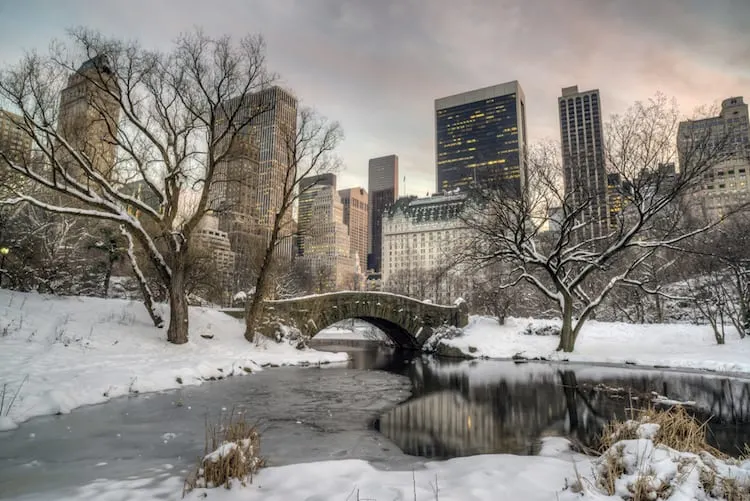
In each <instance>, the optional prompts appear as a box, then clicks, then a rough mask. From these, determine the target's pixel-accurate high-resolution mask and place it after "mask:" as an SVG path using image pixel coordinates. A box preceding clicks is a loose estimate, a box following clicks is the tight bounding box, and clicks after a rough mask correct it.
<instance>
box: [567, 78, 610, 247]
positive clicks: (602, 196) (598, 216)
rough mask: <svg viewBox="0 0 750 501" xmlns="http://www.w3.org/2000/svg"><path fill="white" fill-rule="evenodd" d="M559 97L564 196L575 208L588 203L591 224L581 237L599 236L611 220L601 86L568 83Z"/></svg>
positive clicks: (585, 217)
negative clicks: (588, 87)
mask: <svg viewBox="0 0 750 501" xmlns="http://www.w3.org/2000/svg"><path fill="white" fill-rule="evenodd" d="M557 101H558V107H559V111H560V137H561V145H562V159H563V182H564V187H565V196H566V198H567V199H569V201H570V204H571V207H573V208H578V207H582V206H583V205H584V204H587V205H586V206H585V208H584V210H583V211H582V213H581V217H582V218H583V221H586V222H589V223H590V224H588V225H587V226H586V227H585V228H583V230H582V231H583V234H582V235H581V238H582V239H590V238H595V237H599V236H602V235H603V234H606V233H607V231H608V225H609V221H610V219H609V213H608V209H607V182H608V178H607V169H606V166H605V164H604V139H603V134H602V113H601V101H600V99H599V90H598V89H595V90H588V91H583V92H579V91H578V86H576V85H574V86H572V87H566V88H564V89H563V90H562V96H560V97H559V98H558V100H557Z"/></svg>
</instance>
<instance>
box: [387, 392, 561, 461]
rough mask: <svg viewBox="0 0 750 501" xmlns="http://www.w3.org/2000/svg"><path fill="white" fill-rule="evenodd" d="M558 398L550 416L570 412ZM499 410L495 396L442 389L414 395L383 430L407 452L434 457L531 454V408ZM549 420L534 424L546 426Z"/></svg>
mask: <svg viewBox="0 0 750 501" xmlns="http://www.w3.org/2000/svg"><path fill="white" fill-rule="evenodd" d="M564 404H565V401H564V399H558V402H557V405H556V406H555V407H554V408H553V406H552V404H551V403H550V412H549V414H550V416H558V415H559V416H564V415H565V405H564ZM510 410H511V412H508V413H504V414H503V413H498V412H496V409H494V408H493V406H492V405H491V402H477V401H471V400H468V399H467V398H466V397H465V396H464V395H462V394H461V393H459V392H457V391H450V390H445V391H439V392H435V393H430V394H428V395H425V396H422V397H419V398H416V399H413V400H409V401H407V402H406V403H404V404H401V405H399V406H397V407H395V408H393V409H391V410H390V411H388V412H386V413H385V414H383V415H382V416H381V417H380V432H381V433H382V434H383V435H385V436H386V437H388V438H389V439H390V440H392V441H393V442H394V443H395V444H396V445H398V447H399V448H400V449H402V450H403V451H404V452H405V453H407V454H412V455H417V456H427V457H433V458H450V457H456V456H471V455H475V454H497V453H500V452H502V453H510V454H530V453H531V452H532V451H533V447H534V444H533V441H532V440H529V436H528V434H529V431H530V430H529V428H530V425H531V423H530V422H529V419H531V418H533V416H532V415H530V413H526V412H520V411H521V409H520V408H519V409H518V411H519V412H512V409H510ZM544 421H545V422H544V423H539V424H536V423H535V424H534V425H532V426H533V428H536V429H537V430H541V429H542V425H543V424H544V425H546V424H547V423H546V421H547V420H546V419H545V420H544Z"/></svg>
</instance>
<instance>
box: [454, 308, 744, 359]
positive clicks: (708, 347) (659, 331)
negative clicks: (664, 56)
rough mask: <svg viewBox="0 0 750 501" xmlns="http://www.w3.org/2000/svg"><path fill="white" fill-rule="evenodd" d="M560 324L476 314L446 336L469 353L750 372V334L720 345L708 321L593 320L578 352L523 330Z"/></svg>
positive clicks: (729, 338) (583, 332) (579, 342)
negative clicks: (566, 350) (500, 319)
mask: <svg viewBox="0 0 750 501" xmlns="http://www.w3.org/2000/svg"><path fill="white" fill-rule="evenodd" d="M529 324H531V325H532V326H533V327H534V328H539V327H544V326H548V325H555V326H559V325H560V321H559V320H540V319H528V318H507V319H506V322H505V325H498V323H497V321H496V320H495V319H493V318H490V317H484V316H472V317H470V318H469V324H468V325H467V326H466V327H464V329H463V331H464V335H463V336H461V337H456V338H453V339H446V340H444V341H443V343H444V344H445V345H448V346H452V347H456V348H458V349H460V350H461V351H462V352H463V353H465V354H466V355H467V357H469V358H480V357H486V358H506V359H507V358H511V357H513V356H514V355H520V356H522V357H524V358H535V357H540V358H545V359H547V360H553V361H562V360H564V361H570V362H589V363H592V362H593V363H617V364H623V363H628V364H636V365H644V366H658V367H671V368H683V369H685V368H690V369H707V370H712V371H718V372H735V373H750V342H748V341H750V340H741V339H740V338H739V336H737V335H735V334H731V333H730V334H729V335H727V339H726V344H725V345H718V344H716V340H715V338H714V335H713V333H712V331H711V327H709V326H707V325H687V324H627V323H621V322H598V321H595V320H590V321H588V322H586V323H585V324H584V326H583V328H582V329H581V333H580V334H579V336H578V340H577V341H576V346H575V351H574V352H573V353H564V352H558V351H555V350H556V348H557V345H558V342H559V339H560V338H559V337H558V336H533V335H531V336H529V335H524V334H522V332H523V331H524V330H525V329H526V327H527V326H528V325H529Z"/></svg>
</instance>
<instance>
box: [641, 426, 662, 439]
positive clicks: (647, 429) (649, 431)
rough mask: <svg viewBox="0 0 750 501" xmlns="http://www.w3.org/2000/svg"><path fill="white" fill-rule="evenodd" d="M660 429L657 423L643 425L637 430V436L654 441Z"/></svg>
mask: <svg viewBox="0 0 750 501" xmlns="http://www.w3.org/2000/svg"><path fill="white" fill-rule="evenodd" d="M659 428H661V427H660V426H659V425H658V424H656V423H643V424H641V425H638V428H636V430H635V434H636V435H637V436H638V438H647V439H652V438H654V437H656V434H657V433H659Z"/></svg>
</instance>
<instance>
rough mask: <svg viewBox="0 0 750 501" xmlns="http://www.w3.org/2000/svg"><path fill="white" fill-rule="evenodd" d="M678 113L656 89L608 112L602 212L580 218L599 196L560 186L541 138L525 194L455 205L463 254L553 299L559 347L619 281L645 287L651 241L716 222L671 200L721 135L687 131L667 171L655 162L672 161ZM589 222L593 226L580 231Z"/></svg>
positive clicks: (720, 149)
mask: <svg viewBox="0 0 750 501" xmlns="http://www.w3.org/2000/svg"><path fill="white" fill-rule="evenodd" d="M679 120H680V115H679V112H678V110H677V108H676V106H675V105H674V104H673V103H670V102H669V101H668V100H666V99H665V98H664V97H662V96H657V97H656V98H655V99H652V100H649V101H647V102H637V103H636V104H635V105H634V106H633V107H631V108H630V109H629V110H628V111H627V112H626V113H625V114H624V115H622V116H617V115H616V116H614V117H613V118H612V120H611V122H610V124H609V126H608V128H607V137H606V139H605V143H606V144H605V146H606V147H605V155H606V160H607V164H608V167H609V170H610V172H611V173H612V174H616V175H617V177H618V178H619V182H618V183H617V184H618V187H617V188H616V191H615V193H616V194H617V196H618V197H619V204H620V206H621V209H620V210H619V212H616V213H615V214H611V215H609V217H607V218H606V219H605V220H591V219H587V218H586V215H587V214H590V213H591V212H592V211H591V208H590V207H591V205H592V204H594V203H598V202H595V201H594V198H595V197H601V196H602V195H603V194H600V193H587V192H586V191H585V190H581V189H579V187H573V189H569V190H567V191H566V190H565V189H563V187H562V183H561V182H560V178H561V173H562V167H561V165H560V158H561V156H560V153H559V151H557V149H556V148H553V147H550V146H549V145H542V146H540V147H539V148H537V149H532V151H531V152H530V154H529V158H528V172H527V179H526V191H525V193H522V194H520V195H519V194H518V193H513V192H509V191H508V190H507V189H503V188H502V187H495V188H492V187H490V188H484V189H478V190H476V193H475V197H474V201H473V204H472V205H470V206H469V207H468V208H467V210H466V211H465V212H464V216H463V217H464V220H465V223H466V224H467V226H468V227H469V228H470V230H472V234H473V236H472V238H471V239H470V241H469V242H468V245H467V249H466V251H465V254H466V256H468V258H469V259H470V260H471V261H473V262H474V263H476V264H477V265H478V266H480V267H481V266H487V265H489V264H492V263H496V262H502V263H505V264H506V265H507V266H508V267H509V269H510V270H511V273H510V278H509V279H508V280H505V281H504V283H503V286H505V287H510V286H513V285H514V284H517V283H520V282H527V283H529V284H532V285H533V286H535V287H536V288H537V289H539V290H540V291H541V292H542V293H543V294H544V295H545V296H547V297H548V298H549V299H551V300H553V301H555V302H556V304H557V306H558V309H559V314H560V316H561V317H562V323H563V324H562V330H561V336H560V344H559V346H558V350H563V351H566V352H570V351H572V350H573V349H574V346H575V341H576V338H577V336H578V334H579V332H580V330H581V327H582V326H583V325H584V323H585V321H586V320H587V319H588V318H590V317H591V315H592V314H593V313H594V311H595V309H596V308H597V307H598V306H599V305H600V304H601V303H602V301H603V300H604V299H605V298H606V297H607V296H608V294H609V293H610V292H611V291H612V290H613V289H614V288H615V287H616V286H617V285H618V284H629V285H633V286H640V287H645V284H644V283H643V282H642V281H640V280H638V279H637V278H635V275H634V273H635V271H636V270H639V269H640V267H641V266H642V265H643V263H644V262H646V261H647V260H648V259H649V258H651V257H652V256H653V255H654V253H655V252H656V251H657V250H658V249H662V248H669V247H672V246H676V245H678V244H679V243H681V242H683V241H685V240H687V239H689V238H691V237H693V236H695V235H697V234H700V233H701V232H704V231H706V230H708V229H709V228H711V227H712V226H714V225H715V224H716V221H709V222H707V223H706V224H703V225H701V226H699V227H697V228H696V227H687V226H686V224H685V220H684V218H683V214H684V210H683V207H681V206H680V204H681V203H682V201H683V197H686V196H689V195H690V194H691V192H692V191H693V190H694V189H695V188H697V187H698V186H699V184H700V182H701V181H702V179H703V176H704V174H705V173H706V172H707V171H708V170H709V169H710V168H711V167H713V166H714V165H716V164H717V163H718V162H720V161H722V160H723V159H724V158H725V153H726V145H727V137H723V136H722V137H717V136H716V135H715V134H713V133H712V131H711V130H710V129H705V132H700V133H699V132H693V133H692V134H693V137H691V138H690V139H691V141H689V142H688V146H686V148H685V150H684V151H683V152H682V156H681V161H682V164H681V165H680V169H679V172H676V173H671V172H670V171H669V170H668V169H665V168H663V166H664V165H666V164H669V163H670V162H674V161H675V158H676V151H675V145H676V135H677V130H678V125H679ZM553 214H554V216H552V215H553ZM550 223H552V226H553V227H552V228H551V231H545V230H546V229H547V226H548V225H549V224H550ZM593 224H596V225H600V228H601V231H588V228H589V227H590V226H591V225H593Z"/></svg>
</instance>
